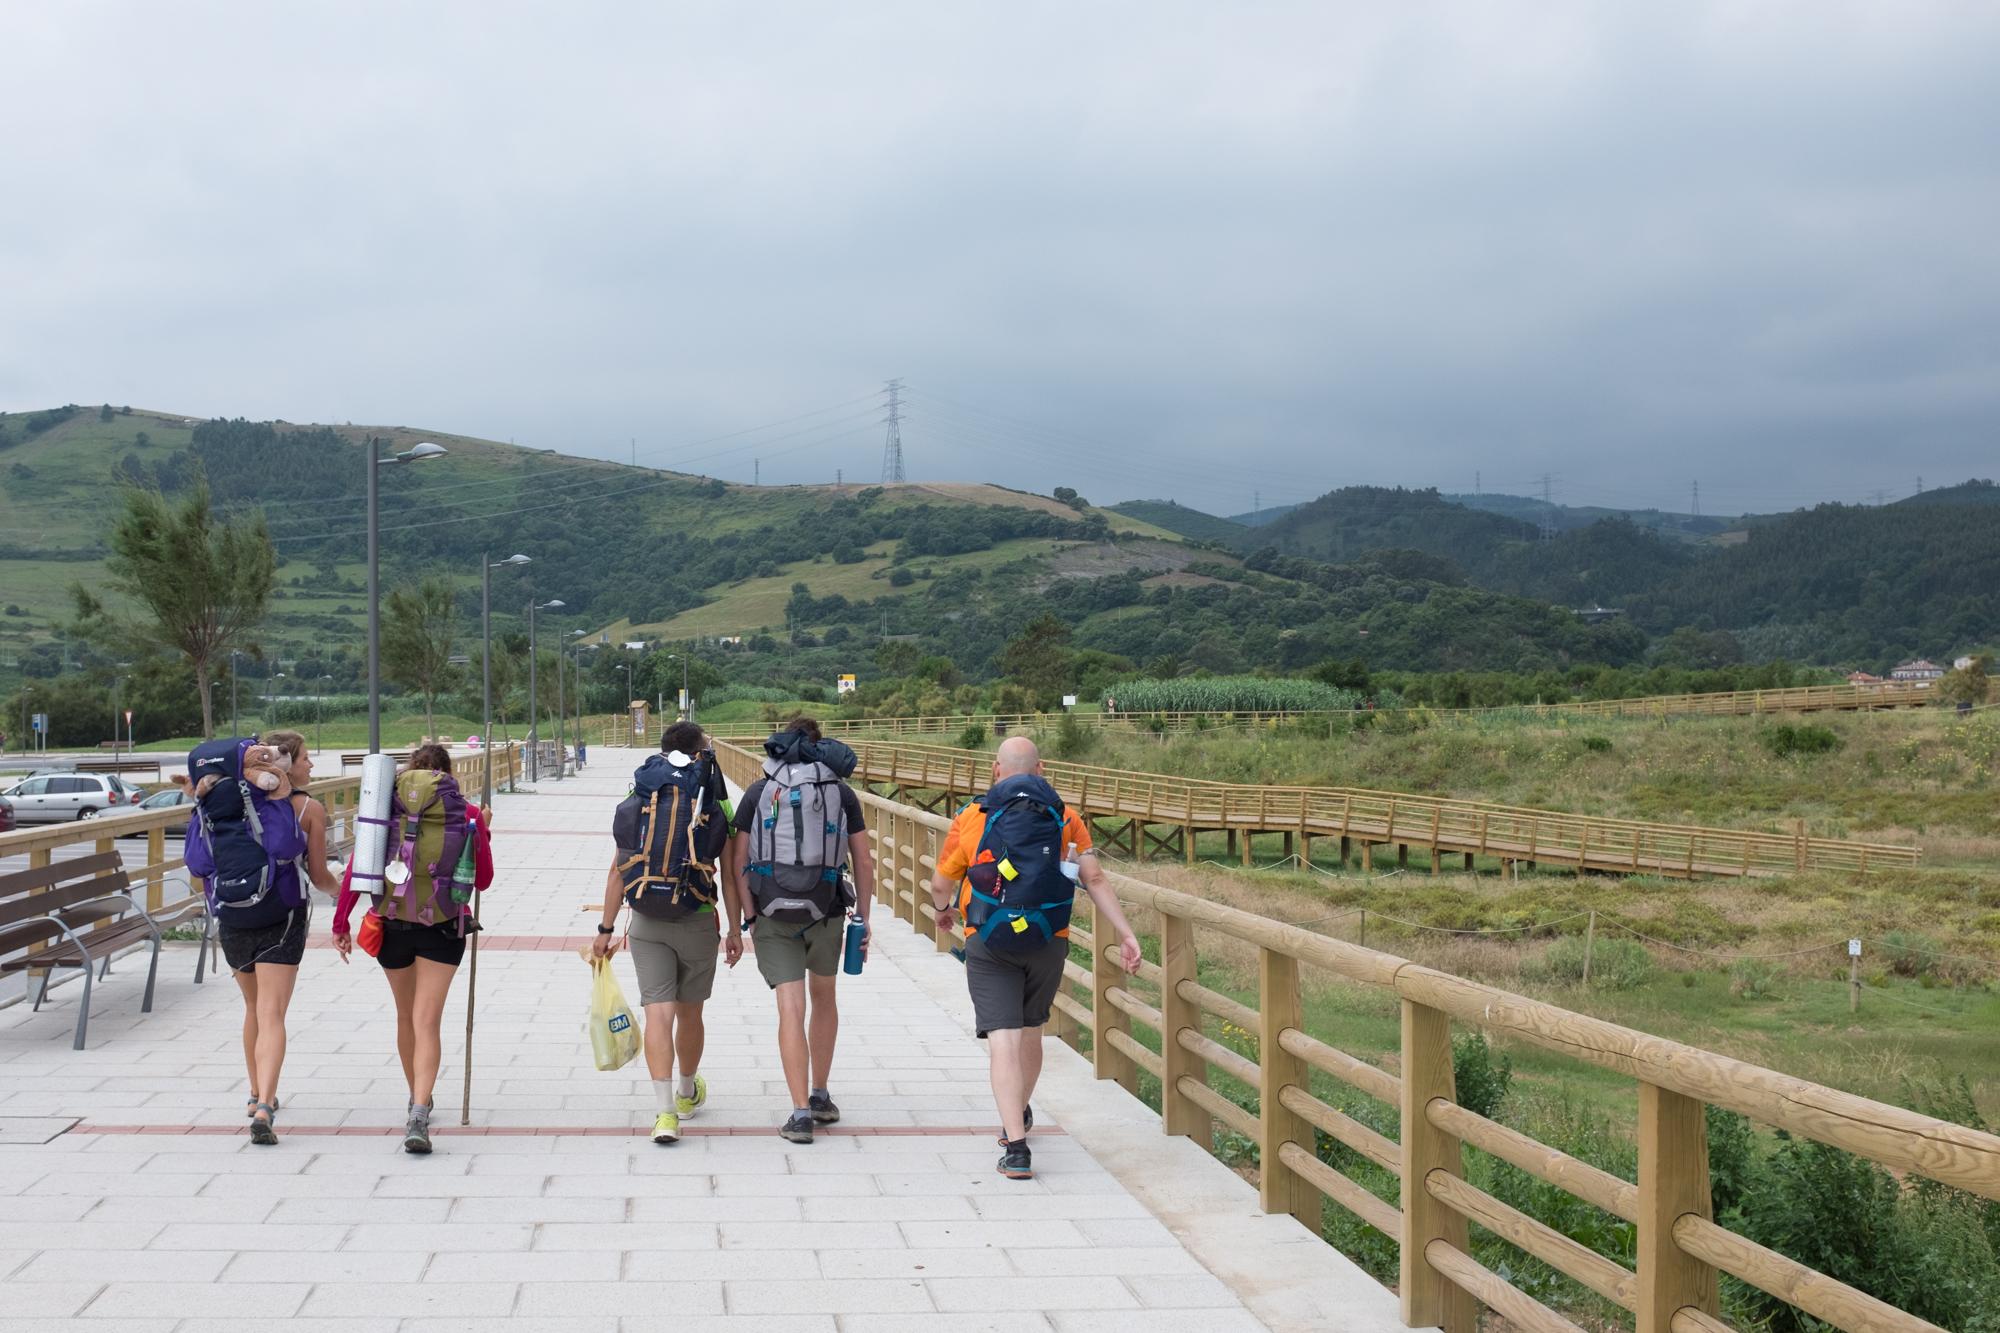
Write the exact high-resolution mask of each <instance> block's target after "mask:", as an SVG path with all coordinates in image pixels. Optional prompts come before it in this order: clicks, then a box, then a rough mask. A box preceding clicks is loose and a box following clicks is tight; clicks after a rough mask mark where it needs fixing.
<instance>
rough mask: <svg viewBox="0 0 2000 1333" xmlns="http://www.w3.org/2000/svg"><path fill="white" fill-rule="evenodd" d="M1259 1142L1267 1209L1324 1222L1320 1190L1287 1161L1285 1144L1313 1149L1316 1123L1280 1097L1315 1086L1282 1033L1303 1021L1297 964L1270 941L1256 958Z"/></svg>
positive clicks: (1314, 1224)
mask: <svg viewBox="0 0 2000 1333" xmlns="http://www.w3.org/2000/svg"><path fill="white" fill-rule="evenodd" d="M1257 1017H1258V1019H1259V1020H1260V1021H1259V1024H1258V1028H1257V1073H1258V1082H1257V1109H1258V1117H1257V1121H1258V1123H1257V1128H1258V1129H1259V1130H1260V1131H1261V1134H1260V1136H1259V1137H1260V1140H1261V1141H1260V1142H1259V1143H1258V1145H1257V1158H1258V1162H1259V1171H1260V1178H1259V1181H1258V1187H1257V1194H1258V1202H1260V1203H1261V1204H1262V1205H1263V1207H1264V1211H1265V1212H1267V1213H1290V1214H1291V1215H1292V1216H1293V1217H1296V1218H1298V1219H1299V1221H1301V1222H1303V1223H1305V1225H1306V1226H1307V1227H1308V1228H1310V1229H1311V1230H1312V1231H1313V1232H1315V1233H1317V1232H1318V1231H1319V1227H1320V1202H1319V1191H1318V1190H1316V1189H1314V1188H1313V1187H1312V1186H1311V1185H1309V1184H1307V1183H1306V1182H1305V1181H1304V1180H1303V1179H1301V1178H1300V1177H1299V1174H1298V1172H1296V1171H1294V1170H1292V1169H1291V1168H1290V1167H1289V1166H1286V1165H1285V1163H1284V1160H1283V1154H1282V1153H1281V1151H1280V1150H1281V1149H1282V1148H1283V1147H1284V1146H1285V1145H1286V1144H1287V1143H1296V1144H1297V1145H1298V1146H1299V1147H1301V1148H1303V1149H1304V1150H1305V1151H1307V1152H1311V1151H1312V1150H1313V1131H1312V1126H1310V1125H1308V1124H1307V1123H1306V1122H1305V1119H1304V1118H1303V1117H1302V1116H1300V1115H1299V1114H1298V1113H1297V1112H1295V1111H1291V1110H1288V1109H1287V1108H1286V1107H1285V1106H1284V1104H1283V1102H1282V1100H1281V1098H1282V1097H1283V1095H1284V1090H1285V1089H1286V1088H1288V1087H1295V1088H1297V1089H1299V1091H1301V1092H1309V1091H1311V1088H1312V1084H1311V1081H1310V1076H1309V1075H1308V1074H1307V1072H1306V1063H1305V1061H1303V1060H1301V1059H1299V1058H1298V1057H1297V1056H1296V1055H1293V1054H1292V1053H1291V1052H1289V1051H1287V1050H1286V1049H1285V1048H1284V1047H1283V1046H1281V1045H1280V1044H1279V1041H1278V1038H1279V1036H1280V1034H1282V1033H1283V1032H1284V1031H1285V1029H1286V1028H1300V1029H1303V1028H1304V1026H1305V1006H1304V1004H1303V1003H1302V1002H1301V1000H1300V998H1299V964H1298V960H1297V959H1296V958H1293V957H1292V956H1291V955H1290V954H1283V953H1279V952H1278V951H1277V950H1276V949H1273V948H1270V947H1269V946H1268V945H1267V946H1265V947H1264V948H1262V949H1259V950H1258V960H1257Z"/></svg>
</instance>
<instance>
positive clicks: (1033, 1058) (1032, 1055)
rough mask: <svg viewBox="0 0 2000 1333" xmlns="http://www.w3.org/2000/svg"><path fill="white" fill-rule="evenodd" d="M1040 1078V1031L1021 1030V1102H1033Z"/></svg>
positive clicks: (1037, 1029)
mask: <svg viewBox="0 0 2000 1333" xmlns="http://www.w3.org/2000/svg"><path fill="white" fill-rule="evenodd" d="M1041 1077H1042V1029H1041V1028H1039V1027H1032V1028H1022V1029H1021V1100H1022V1102H1024V1103H1026V1102H1031V1101H1033V1100H1035V1084H1036V1083H1038V1082H1040V1081H1041Z"/></svg>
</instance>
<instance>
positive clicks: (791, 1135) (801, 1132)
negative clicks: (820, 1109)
mask: <svg viewBox="0 0 2000 1333" xmlns="http://www.w3.org/2000/svg"><path fill="white" fill-rule="evenodd" d="M778 1137H779V1138H781V1139H783V1140H785V1141H786V1142H787V1143H811V1142H812V1141H813V1117H812V1112H811V1111H794V1112H792V1114H791V1116H790V1117H789V1118H787V1119H786V1121H785V1123H784V1125H783V1126H782V1127H781V1128H780V1129H779V1130H778Z"/></svg>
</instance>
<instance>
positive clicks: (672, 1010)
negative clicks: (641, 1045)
mask: <svg viewBox="0 0 2000 1333" xmlns="http://www.w3.org/2000/svg"><path fill="white" fill-rule="evenodd" d="M680 1007H681V1006H680V1005H678V1004H649V1005H647V1006H646V1072H647V1073H648V1074H650V1075H651V1076H652V1078H653V1081H654V1082H655V1083H664V1082H666V1081H667V1080H668V1079H670V1078H672V1077H673V1076H674V1031H675V1029H674V1019H675V1016H676V1014H677V1012H678V1011H679V1009H680ZM669 1109H671V1108H669Z"/></svg>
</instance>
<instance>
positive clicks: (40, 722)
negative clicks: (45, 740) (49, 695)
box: [29, 713, 49, 731]
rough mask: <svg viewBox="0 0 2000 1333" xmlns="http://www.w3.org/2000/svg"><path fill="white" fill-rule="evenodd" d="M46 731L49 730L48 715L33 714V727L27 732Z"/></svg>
mask: <svg viewBox="0 0 2000 1333" xmlns="http://www.w3.org/2000/svg"><path fill="white" fill-rule="evenodd" d="M48 729H49V715H48V714H47V713H37V714H35V716H34V726H32V727H31V728H29V730H31V731H47V730H48Z"/></svg>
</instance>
